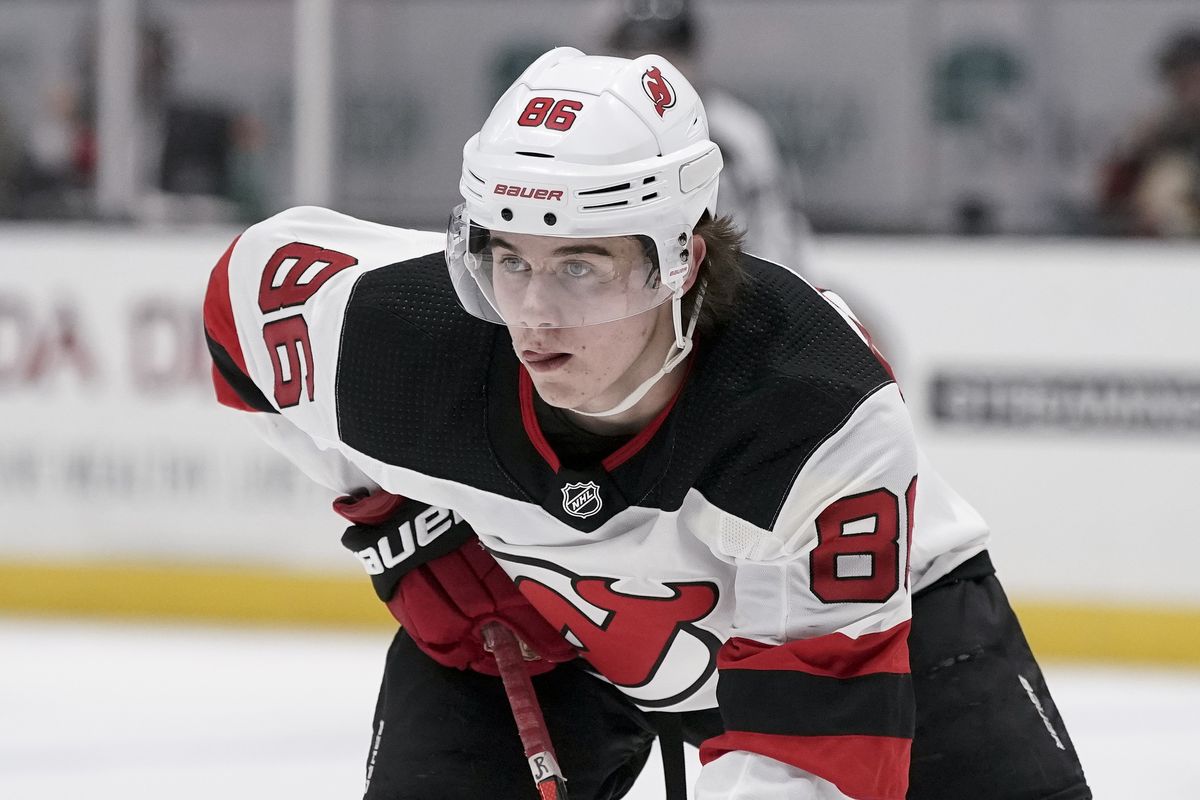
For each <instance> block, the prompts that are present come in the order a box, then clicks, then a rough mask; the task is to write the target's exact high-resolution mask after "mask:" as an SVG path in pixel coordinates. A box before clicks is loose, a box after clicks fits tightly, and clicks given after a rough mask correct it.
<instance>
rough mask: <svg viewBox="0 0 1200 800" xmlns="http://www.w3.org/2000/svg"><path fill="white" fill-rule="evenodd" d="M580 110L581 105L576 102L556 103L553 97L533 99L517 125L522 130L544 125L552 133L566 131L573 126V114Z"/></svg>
mask: <svg viewBox="0 0 1200 800" xmlns="http://www.w3.org/2000/svg"><path fill="white" fill-rule="evenodd" d="M582 110H583V103H581V102H579V101H578V100H558V101H557V102H556V101H555V99H554V98H553V97H535V98H533V99H532V100H530V101H529V102H528V103H527V104H526V105H525V110H524V111H522V112H521V116H520V117H518V118H517V124H518V125H520V126H521V127H523V128H536V127H538V126H539V125H545V126H546V127H547V128H549V129H550V130H552V131H566V130H570V129H571V126H572V125H574V124H575V112H577V111H582Z"/></svg>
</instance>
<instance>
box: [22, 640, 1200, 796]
mask: <svg viewBox="0 0 1200 800" xmlns="http://www.w3.org/2000/svg"><path fill="white" fill-rule="evenodd" d="M387 643H388V635H387V633H386V632H379V633H354V634H340V633H328V632H295V631H275V630H258V629H247V628H241V629H224V628H210V627H168V626H164V625H133V624H116V623H106V622H75V621H39V620H26V619H14V618H0V798H19V800H68V798H70V800H75V799H76V798H81V797H86V798H90V799H91V800H142V799H144V800H215V798H220V799H221V800H241V799H242V798H264V799H270V800H274V799H275V798H286V800H318V799H319V800H332V799H334V798H348V799H350V798H357V797H360V796H361V791H362V774H363V759H364V754H365V752H366V749H367V744H368V739H369V737H370V724H371V712H372V709H373V707H374V702H375V692H376V688H377V685H378V680H379V672H380V669H381V668H382V665H383V656H384V652H385V650H386V647H387ZM1045 671H1046V674H1047V678H1048V680H1049V683H1050V688H1051V691H1052V692H1053V694H1054V697H1055V699H1056V700H1057V702H1058V704H1059V706H1060V708H1061V709H1062V712H1063V715H1064V717H1065V719H1066V720H1067V723H1068V725H1069V728H1070V731H1071V735H1072V736H1073V737H1074V739H1075V743H1076V746H1077V748H1078V750H1079V753H1080V757H1081V758H1082V759H1083V764H1084V768H1085V770H1086V771H1087V774H1088V778H1089V780H1090V783H1091V785H1092V788H1093V790H1094V792H1095V796H1096V797H1097V798H1098V800H1104V799H1105V798H1113V799H1114V800H1116V799H1118V798H1119V799H1120V800H1126V799H1127V798H1151V799H1152V800H1195V798H1200V755H1198V754H1200V671H1183V670H1178V671H1175V670H1166V669H1129V668H1117V667H1106V666H1080V665H1064V664H1048V665H1045ZM691 752H692V759H693V761H694V751H691ZM980 758H987V754H986V753H980ZM693 766H694V764H693ZM568 777H569V776H568ZM661 796H662V781H661V769H660V767H659V765H658V761H657V756H655V757H653V758H652V759H651V762H650V766H649V767H648V768H647V770H646V773H645V774H644V775H643V776H642V779H641V781H640V782H639V784H638V786H637V787H636V788H635V790H634V792H633V793H632V794H631V795H629V797H630V798H631V800H656V799H657V798H660V797H661Z"/></svg>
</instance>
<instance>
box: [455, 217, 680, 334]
mask: <svg viewBox="0 0 1200 800" xmlns="http://www.w3.org/2000/svg"><path fill="white" fill-rule="evenodd" d="M446 263H447V265H448V266H449V268H450V278H451V280H452V281H453V283H454V289H455V291H456V292H457V293H458V298H459V300H460V301H461V302H462V304H463V308H465V309H466V310H467V312H469V313H470V314H473V315H474V316H476V317H479V318H480V319H484V320H487V321H488V322H495V323H499V324H501V325H508V326H511V327H519V328H575V327H580V326H583V325H598V324H600V323H604V322H614V321H616V320H620V319H625V318H627V317H633V316H636V315H638V314H642V313H645V312H646V311H649V310H650V309H652V308H656V307H658V306H659V305H662V304H663V303H665V302H666V301H667V300H670V299H671V289H670V287H668V286H666V285H665V284H664V283H663V281H662V279H661V276H660V275H659V270H658V255H657V248H656V246H655V244H654V240H653V239H651V238H650V237H648V236H601V237H589V238H574V237H560V236H537V235H533V234H522V233H509V232H507V231H490V230H488V229H486V228H483V227H480V226H477V225H472V224H471V220H470V219H469V217H468V216H467V210H466V205H465V204H462V205H459V206H458V207H457V208H455V209H454V211H453V212H452V213H451V215H450V225H449V227H448V228H447V233H446Z"/></svg>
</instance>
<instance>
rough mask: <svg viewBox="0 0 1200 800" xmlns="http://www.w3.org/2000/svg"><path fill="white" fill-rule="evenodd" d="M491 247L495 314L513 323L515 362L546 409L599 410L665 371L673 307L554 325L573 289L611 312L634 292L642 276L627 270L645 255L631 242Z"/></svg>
mask: <svg viewBox="0 0 1200 800" xmlns="http://www.w3.org/2000/svg"><path fill="white" fill-rule="evenodd" d="M490 246H491V248H492V262H493V265H494V266H493V270H494V275H495V277H494V279H493V280H494V285H495V291H496V302H497V305H498V306H499V308H498V311H500V313H501V314H502V315H503V316H504V318H505V319H507V320H510V324H509V325H508V329H509V332H510V334H511V335H512V340H513V349H514V350H515V351H516V354H517V358H519V359H520V360H521V363H523V364H524V365H525V367H526V369H527V370H528V371H529V374H530V377H532V378H533V383H534V386H535V387H536V388H537V390H538V394H539V395H541V397H542V399H543V400H545V401H546V402H547V403H549V404H550V405H553V406H557V407H559V408H574V409H579V410H581V411H602V410H605V409H607V408H610V407H612V406H613V405H616V403H618V402H620V401H621V400H622V399H624V398H625V397H626V396H627V395H628V394H629V393H630V392H632V391H633V389H635V388H636V387H637V386H638V384H639V383H641V381H642V380H644V379H645V378H647V377H649V376H650V375H652V374H653V373H654V372H655V371H656V370H657V369H658V368H659V367H661V366H662V360H663V357H664V356H665V354H666V351H667V348H668V346H669V343H670V341H671V340H672V339H673V337H674V332H673V328H672V324H671V304H670V303H663V304H661V305H658V306H657V307H655V308H652V309H650V310H649V311H643V312H641V313H638V314H634V315H632V316H628V317H625V318H623V319H617V320H616V321H613V322H604V323H600V324H594V325H583V326H578V327H557V326H560V325H563V324H564V320H563V319H562V318H561V313H562V312H561V309H562V308H563V307H570V305H571V304H572V303H573V302H575V300H574V298H573V294H574V293H575V292H577V291H586V293H587V296H588V297H589V298H590V302H592V303H594V304H612V306H613V307H618V306H619V305H620V304H621V303H623V302H625V301H624V299H623V298H624V296H626V295H627V294H628V293H629V292H630V291H631V290H632V291H638V289H639V288H640V284H641V283H643V282H644V280H645V277H644V275H641V274H640V273H639V272H637V269H636V267H635V268H631V265H636V266H640V265H642V264H643V263H644V261H645V253H644V251H643V250H642V245H641V244H640V243H639V242H638V241H637V240H636V239H634V238H633V237H605V238H598V239H564V238H558V237H550V236H533V235H529V234H514V233H500V234H494V235H493V241H492V243H491V245H490ZM575 281H579V282H586V283H587V286H586V287H584V286H579V287H575V286H574V285H573V282H575ZM631 281H632V283H637V284H639V286H632V285H631Z"/></svg>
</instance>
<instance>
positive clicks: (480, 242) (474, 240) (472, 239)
mask: <svg viewBox="0 0 1200 800" xmlns="http://www.w3.org/2000/svg"><path fill="white" fill-rule="evenodd" d="M491 238H492V232H491V231H489V230H488V229H487V228H481V227H480V226H478V225H472V226H471V229H470V232H469V233H468V234H467V252H468V253H470V254H471V255H479V254H480V253H482V252H483V251H484V250H486V249H487V246H488V242H489V241H491Z"/></svg>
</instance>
